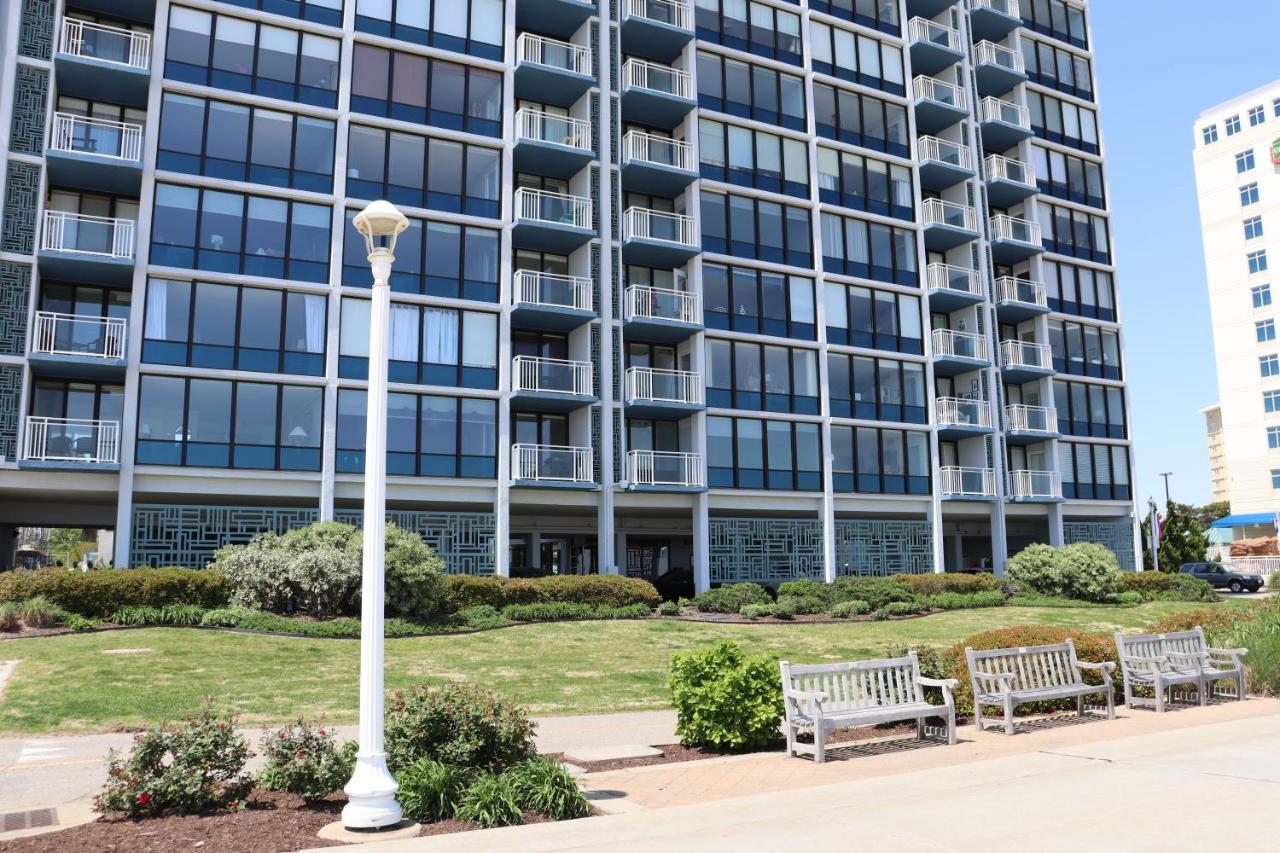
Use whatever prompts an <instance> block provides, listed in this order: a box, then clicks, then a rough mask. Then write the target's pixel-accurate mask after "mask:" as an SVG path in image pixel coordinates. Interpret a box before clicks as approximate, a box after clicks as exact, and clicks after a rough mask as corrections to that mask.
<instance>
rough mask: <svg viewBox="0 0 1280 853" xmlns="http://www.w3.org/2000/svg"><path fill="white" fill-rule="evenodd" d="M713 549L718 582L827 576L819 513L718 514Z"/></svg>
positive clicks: (710, 553) (713, 578) (712, 529)
mask: <svg viewBox="0 0 1280 853" xmlns="http://www.w3.org/2000/svg"><path fill="white" fill-rule="evenodd" d="M707 553H708V556H709V557H710V561H711V582H712V583H737V582H739V581H755V582H757V583H778V582H781V581H789V580H796V579H798V578H811V579H813V580H822V578H823V572H822V562H823V560H822V522H821V521H820V520H819V519H816V518H713V519H711V523H710V533H709V536H708V545H707Z"/></svg>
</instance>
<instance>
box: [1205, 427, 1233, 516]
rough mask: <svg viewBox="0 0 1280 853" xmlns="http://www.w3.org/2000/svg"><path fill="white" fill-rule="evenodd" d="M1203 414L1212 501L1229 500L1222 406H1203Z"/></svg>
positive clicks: (1229, 491) (1229, 490) (1229, 489)
mask: <svg viewBox="0 0 1280 853" xmlns="http://www.w3.org/2000/svg"><path fill="white" fill-rule="evenodd" d="M1200 414H1202V415H1204V431H1205V439H1206V440H1207V443H1208V447H1209V485H1210V487H1211V488H1212V489H1213V500H1214V503H1217V502H1219V501H1227V502H1228V503H1229V502H1230V501H1231V488H1230V486H1229V485H1228V480H1227V451H1226V447H1225V446H1224V444H1223V441H1222V407H1221V406H1219V405H1218V404H1216V403H1215V404H1214V405H1212V406H1205V407H1204V408H1203V409H1201V410H1200Z"/></svg>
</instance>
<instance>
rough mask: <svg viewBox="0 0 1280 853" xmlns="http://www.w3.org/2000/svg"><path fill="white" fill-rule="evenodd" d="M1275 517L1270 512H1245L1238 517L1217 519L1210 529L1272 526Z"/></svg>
mask: <svg viewBox="0 0 1280 853" xmlns="http://www.w3.org/2000/svg"><path fill="white" fill-rule="evenodd" d="M1275 523H1276V515H1275V513H1271V512H1246V513H1241V514H1240V515H1228V516H1225V517H1223V518H1220V519H1218V520H1217V521H1215V522H1214V523H1213V524H1211V525H1209V526H1210V527H1255V526H1258V525H1263V526H1274V525H1275Z"/></svg>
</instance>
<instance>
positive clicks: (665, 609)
mask: <svg viewBox="0 0 1280 853" xmlns="http://www.w3.org/2000/svg"><path fill="white" fill-rule="evenodd" d="M658 615H659V616H679V615H680V605H679V604H676V603H675V602H674V601H664V602H662V603H661V604H659V605H658Z"/></svg>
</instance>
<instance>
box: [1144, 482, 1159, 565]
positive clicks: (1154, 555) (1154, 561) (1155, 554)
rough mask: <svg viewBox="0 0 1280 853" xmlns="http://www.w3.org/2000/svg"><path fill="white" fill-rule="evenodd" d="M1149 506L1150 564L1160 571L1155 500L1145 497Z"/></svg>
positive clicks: (1157, 517)
mask: <svg viewBox="0 0 1280 853" xmlns="http://www.w3.org/2000/svg"><path fill="white" fill-rule="evenodd" d="M1147 504H1148V505H1149V506H1150V507H1151V565H1152V566H1154V567H1155V570H1156V571H1157V572H1158V571H1160V517H1159V516H1158V515H1156V502H1155V501H1154V500H1152V499H1151V498H1147Z"/></svg>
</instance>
